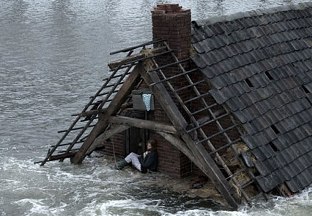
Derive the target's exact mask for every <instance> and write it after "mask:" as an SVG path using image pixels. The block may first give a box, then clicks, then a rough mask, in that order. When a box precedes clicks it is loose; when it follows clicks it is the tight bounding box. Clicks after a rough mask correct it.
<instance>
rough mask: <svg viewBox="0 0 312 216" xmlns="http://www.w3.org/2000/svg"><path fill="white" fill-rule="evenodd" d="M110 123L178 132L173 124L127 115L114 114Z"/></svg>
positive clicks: (172, 132)
mask: <svg viewBox="0 0 312 216" xmlns="http://www.w3.org/2000/svg"><path fill="white" fill-rule="evenodd" d="M109 123H114V124H122V125H127V126H131V127H137V128H143V129H148V130H154V131H161V132H166V133H171V134H176V133H177V130H176V129H175V128H174V127H173V126H172V125H168V124H165V123H162V122H157V121H150V120H143V119H136V118H130V117H126V116H112V117H110V118H109Z"/></svg>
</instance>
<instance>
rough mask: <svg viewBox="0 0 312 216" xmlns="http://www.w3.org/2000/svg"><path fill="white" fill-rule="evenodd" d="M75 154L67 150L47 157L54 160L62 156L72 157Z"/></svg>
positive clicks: (62, 157)
mask: <svg viewBox="0 0 312 216" xmlns="http://www.w3.org/2000/svg"><path fill="white" fill-rule="evenodd" d="M74 155H75V152H69V153H64V154H58V155H51V156H50V157H49V158H48V161H54V160H60V159H64V158H72V157H73V156H74Z"/></svg>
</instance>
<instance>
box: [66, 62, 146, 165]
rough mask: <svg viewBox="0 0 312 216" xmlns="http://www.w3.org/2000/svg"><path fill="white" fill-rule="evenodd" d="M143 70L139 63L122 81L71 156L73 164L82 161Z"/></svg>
mask: <svg viewBox="0 0 312 216" xmlns="http://www.w3.org/2000/svg"><path fill="white" fill-rule="evenodd" d="M141 70H144V68H143V66H142V65H141V64H138V65H136V66H135V68H134V69H133V71H132V72H131V73H130V75H129V76H128V78H127V80H126V81H125V82H124V84H123V85H122V87H121V88H120V89H119V91H118V92H117V94H116V95H115V97H114V98H113V100H112V102H111V103H110V104H109V106H108V107H107V108H106V112H105V113H103V114H101V115H99V121H98V123H97V124H96V126H95V127H94V128H93V129H92V131H91V132H90V134H89V136H88V138H87V139H86V141H85V142H84V143H83V144H82V146H81V148H80V150H79V151H78V152H77V153H76V155H75V156H74V157H73V158H71V162H72V163H74V164H80V163H82V161H83V159H84V158H85V156H86V153H87V151H88V149H89V148H90V146H91V145H92V143H93V142H94V140H95V139H96V138H97V137H98V136H99V135H100V134H101V133H102V132H103V131H104V130H105V128H106V127H107V125H108V123H109V122H108V119H109V117H110V116H111V115H114V114H116V113H117V112H118V110H119V109H120V107H121V105H122V104H123V103H124V102H125V100H126V98H127V96H128V95H129V94H130V93H131V91H132V89H133V88H134V87H135V85H136V84H137V83H138V82H139V81H140V71H141Z"/></svg>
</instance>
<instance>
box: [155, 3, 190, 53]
mask: <svg viewBox="0 0 312 216" xmlns="http://www.w3.org/2000/svg"><path fill="white" fill-rule="evenodd" d="M152 25H153V40H155V41H156V40H166V41H167V42H168V44H169V46H170V48H171V49H173V50H174V52H175V54H176V56H177V57H178V59H184V58H188V57H189V55H190V48H191V11H190V10H184V9H182V7H181V6H179V5H178V4H163V5H157V7H155V8H154V10H153V11H152Z"/></svg>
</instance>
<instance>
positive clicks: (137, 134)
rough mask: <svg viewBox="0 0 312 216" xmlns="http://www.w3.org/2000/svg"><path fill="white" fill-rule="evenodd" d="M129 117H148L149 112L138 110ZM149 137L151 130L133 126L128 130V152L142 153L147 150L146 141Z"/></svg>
mask: <svg viewBox="0 0 312 216" xmlns="http://www.w3.org/2000/svg"><path fill="white" fill-rule="evenodd" d="M129 117H132V118H137V119H142V120H144V119H147V112H145V111H136V112H133V113H131V114H130V115H129ZM148 137H149V131H148V130H146V129H142V128H136V127H131V128H129V129H128V130H127V131H126V154H129V153H130V152H135V153H137V154H142V153H143V152H144V151H145V143H146V141H147V139H148Z"/></svg>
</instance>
